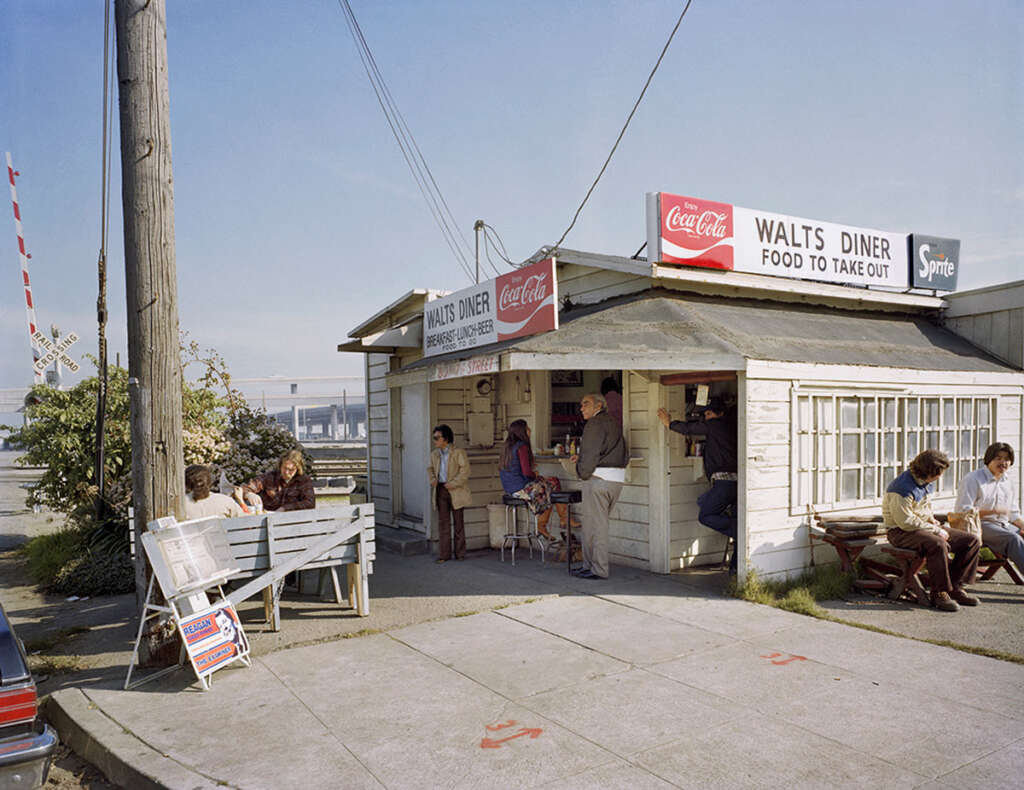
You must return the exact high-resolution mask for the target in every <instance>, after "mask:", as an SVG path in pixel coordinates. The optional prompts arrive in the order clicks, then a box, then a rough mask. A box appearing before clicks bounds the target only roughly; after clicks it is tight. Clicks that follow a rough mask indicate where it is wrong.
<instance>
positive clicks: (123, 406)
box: [0, 338, 310, 595]
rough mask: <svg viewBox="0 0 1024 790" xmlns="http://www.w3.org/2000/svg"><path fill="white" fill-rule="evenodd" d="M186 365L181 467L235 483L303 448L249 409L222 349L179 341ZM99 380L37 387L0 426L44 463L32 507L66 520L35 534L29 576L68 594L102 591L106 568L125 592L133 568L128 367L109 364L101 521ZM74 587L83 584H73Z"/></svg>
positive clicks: (28, 456) (24, 459)
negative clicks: (21, 418) (17, 418)
mask: <svg viewBox="0 0 1024 790" xmlns="http://www.w3.org/2000/svg"><path fill="white" fill-rule="evenodd" d="M94 362H95V360H94ZM181 366H182V381H183V382H185V383H184V384H183V386H182V440H183V445H184V462H185V464H195V463H201V464H209V465H211V466H212V467H213V470H214V480H215V481H216V480H218V479H219V476H220V473H221V471H223V472H224V474H225V475H226V476H227V478H228V480H229V481H230V482H231V483H242V482H245V481H247V480H249V479H250V478H252V477H253V476H254V475H256V474H258V473H260V472H264V471H267V470H268V469H270V468H273V467H274V465H275V464H276V462H277V460H278V459H279V458H280V457H281V456H282V455H283V454H284V453H285V452H286V451H288V450H292V449H296V448H298V449H302V447H301V445H300V444H299V443H298V442H297V441H296V440H295V437H294V436H292V434H291V433H289V432H288V431H287V430H286V429H285V427H284V426H282V425H278V424H277V423H274V422H271V421H269V420H268V418H267V415H266V414H265V412H263V411H262V410H260V409H252V408H250V406H249V405H248V404H247V403H246V402H245V399H244V398H243V397H242V396H241V393H239V392H238V391H237V390H235V389H233V388H232V387H231V376H230V374H228V372H227V369H226V365H225V364H224V360H223V359H221V357H220V356H219V355H218V354H217V353H216V352H214V351H211V350H207V351H205V352H203V351H201V350H200V348H199V346H198V345H197V344H196V343H195V342H188V343H186V342H185V339H184V338H183V340H182V347H181ZM196 366H198V367H199V376H198V379H197V380H196V381H194V382H189V381H188V380H187V378H186V374H187V373H188V371H189V368H194V367H196ZM99 385H100V382H99V379H98V377H96V376H93V377H91V378H87V379H85V380H83V381H81V382H79V383H78V384H76V385H75V386H74V387H71V388H70V389H67V390H56V389H52V388H50V387H47V386H44V385H37V386H35V387H33V388H32V390H31V392H30V393H29V396H28V397H27V398H26V408H25V416H26V418H27V422H26V424H25V425H23V426H9V425H7V426H0V427H3V428H6V429H8V430H9V431H10V432H11V435H10V442H11V443H12V445H14V446H17V447H20V448H22V450H23V452H24V454H23V455H22V456H20V457H19V458H18V463H20V464H23V465H30V466H42V467H45V469H46V471H45V472H44V473H43V475H42V478H41V479H40V480H39V482H38V484H37V485H36V486H34V487H33V488H32V490H31V491H30V492H29V495H28V500H27V504H28V505H29V506H32V505H43V506H45V507H48V508H49V509H51V510H54V511H56V512H60V513H64V514H65V515H66V517H67V519H66V527H65V529H63V530H61V531H60V532H58V533H56V534H55V535H52V536H44V537H43V538H37V539H34V540H33V541H30V542H29V544H28V546H27V547H26V555H27V556H28V558H29V566H30V573H32V575H33V578H35V579H36V580H37V581H38V582H39V583H40V584H42V585H43V586H44V587H47V588H50V589H54V590H56V591H59V592H64V593H68V594H76V595H96V594H99V593H100V592H103V591H104V590H103V589H101V588H103V587H104V585H103V584H101V583H100V582H99V579H100V578H101V577H103V576H104V575H106V576H107V577H108V580H109V584H107V585H106V591H107V592H111V593H118V592H124V591H125V589H124V588H125V585H126V584H129V583H130V580H131V579H132V578H133V576H132V575H130V574H126V573H125V572H124V569H125V568H126V567H128V566H129V565H130V561H129V559H128V508H129V507H130V505H131V502H132V483H131V465H132V455H131V433H130V429H129V401H128V372H127V371H126V370H125V369H124V368H120V367H110V368H109V373H108V383H107V413H106V419H105V421H104V468H103V481H104V486H103V488H104V495H103V507H102V508H101V510H102V512H103V517H102V519H100V518H99V517H98V516H97V510H98V508H97V504H98V503H97V500H98V498H99V490H100V486H99V481H98V480H97V479H96V472H95V464H94V457H95V444H96V400H97V396H98V393H99ZM309 461H310V459H309V458H308V456H307V464H308V463H309ZM73 560H78V562H73ZM76 584H81V585H83V587H82V589H74V586H75V585H76ZM129 589H130V588H129Z"/></svg>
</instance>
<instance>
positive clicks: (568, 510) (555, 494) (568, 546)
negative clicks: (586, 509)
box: [551, 491, 583, 573]
mask: <svg viewBox="0 0 1024 790" xmlns="http://www.w3.org/2000/svg"><path fill="white" fill-rule="evenodd" d="M582 501H583V492H582V491H552V492H551V504H552V505H565V520H566V524H565V565H566V567H567V568H568V569H569V573H572V527H571V526H570V525H571V524H572V506H573V505H578V504H579V503H580V502H582Z"/></svg>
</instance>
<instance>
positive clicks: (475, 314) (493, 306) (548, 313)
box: [423, 258, 558, 357]
mask: <svg viewBox="0 0 1024 790" xmlns="http://www.w3.org/2000/svg"><path fill="white" fill-rule="evenodd" d="M557 295H558V294H557V286H556V282H555V261H554V259H553V258H548V259H546V260H543V261H540V262H539V263H534V264H531V265H530V266H524V267H523V268H522V269H516V270H515V271H513V272H509V273H508V274H503V275H500V276H499V277H497V278H495V279H493V280H487V281H486V282H482V283H479V284H478V285H473V286H471V287H469V288H466V289H464V290H462V291H457V292H456V293H453V294H449V295H448V296H445V297H443V298H441V299H436V300H434V301H432V302H428V303H427V305H426V307H424V310H423V354H424V356H428V357H429V356H435V355H438V354H447V353H449V352H452V351H461V350H463V349H468V348H476V347H478V346H484V345H487V344H489V343H496V342H498V341H499V340H508V339H510V338H515V337H526V336H528V335H535V334H538V333H540V332H548V331H551V330H553V329H557V328H558V299H557Z"/></svg>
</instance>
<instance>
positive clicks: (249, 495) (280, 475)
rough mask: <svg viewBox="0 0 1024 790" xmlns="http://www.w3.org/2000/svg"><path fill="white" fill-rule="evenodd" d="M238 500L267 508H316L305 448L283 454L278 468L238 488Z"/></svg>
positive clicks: (236, 492)
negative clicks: (303, 458)
mask: <svg viewBox="0 0 1024 790" xmlns="http://www.w3.org/2000/svg"><path fill="white" fill-rule="evenodd" d="M235 499H237V500H238V501H239V502H243V503H245V502H248V503H249V504H252V505H262V506H263V509H264V510H310V509H312V508H314V507H316V495H315V494H314V493H313V479H312V478H311V477H310V476H309V475H307V474H306V473H305V464H304V463H303V460H302V451H301V450H289V451H288V452H286V453H285V454H284V455H282V456H281V460H280V461H278V463H277V468H276V469H274V470H272V471H270V472H267V473H266V474H262V475H259V476H257V477H254V478H253V479H252V480H250V481H249V482H248V483H246V484H245V485H241V486H236V487H235Z"/></svg>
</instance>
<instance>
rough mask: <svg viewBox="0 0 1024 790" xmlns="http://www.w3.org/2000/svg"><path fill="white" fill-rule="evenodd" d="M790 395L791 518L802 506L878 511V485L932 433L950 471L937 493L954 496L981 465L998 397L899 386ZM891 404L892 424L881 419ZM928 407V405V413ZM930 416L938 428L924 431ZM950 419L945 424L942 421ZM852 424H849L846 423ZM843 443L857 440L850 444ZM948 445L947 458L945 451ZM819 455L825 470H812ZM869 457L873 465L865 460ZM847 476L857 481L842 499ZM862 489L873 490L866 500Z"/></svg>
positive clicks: (808, 389)
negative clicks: (983, 418)
mask: <svg viewBox="0 0 1024 790" xmlns="http://www.w3.org/2000/svg"><path fill="white" fill-rule="evenodd" d="M790 395H791V400H790V415H791V420H790V486H789V501H790V514H791V515H800V514H803V513H806V512H807V508H808V507H813V508H815V509H817V510H822V511H839V510H854V509H858V508H867V507H877V506H879V505H880V504H881V501H882V495H883V494H884V486H885V485H887V484H888V481H889V480H890V479H891V478H892V476H894V475H895V474H898V473H899V472H900V471H902V470H903V469H905V468H906V466H907V464H908V463H909V461H910V460H911V459H912V458H913V457H914V456H915V455H916V454H917V453H918V452H920V451H921V449H923V448H925V447H928V446H930V445H929V444H927V440H926V437H927V436H928V435H930V434H933V433H934V434H936V440H937V443H938V447H939V449H942V450H944V451H945V452H947V454H949V455H950V462H951V463H950V468H949V471H948V472H947V473H946V474H945V475H943V477H942V478H941V479H940V481H939V484H940V488H938V489H937V491H936V494H937V495H938V496H951V495H955V493H956V486H957V484H958V481H959V480H960V479H962V477H963V476H964V474H966V473H967V472H970V471H973V470H974V469H977V468H978V466H980V465H981V463H982V458H983V456H984V453H985V448H986V447H987V446H988V445H989V444H991V443H992V442H993V441H995V438H994V437H995V435H996V426H997V425H998V416H999V413H998V408H999V396H998V395H986V394H980V395H979V394H969V393H951V392H924V391H920V390H918V391H915V390H911V389H910V388H903V387H901V388H885V387H873V388H870V389H869V388H863V389H861V388H856V387H836V386H822V387H814V386H799V385H797V386H794V387H793V388H792V389H791V391H790ZM851 400H852V401H854V402H855V403H856V414H855V415H854V414H852V413H850V412H849V411H848V410H849V407H850V403H849V401H851ZM983 402H987V404H988V406H987V408H988V421H987V424H981V423H980V422H979V414H981V413H982V407H981V405H980V404H981V403H983ZM890 403H891V404H892V407H891V408H892V411H891V419H887V408H886V407H887V406H888V405H889V404H890ZM802 404H806V405H805V406H802ZM930 404H934V406H932V407H931V409H929V405H930ZM967 404H970V415H971V422H970V423H968V424H961V417H962V416H963V415H964V414H965V412H964V411H963V409H964V408H965V406H966V405H967ZM844 408H845V409H846V411H844ZM872 409H873V412H874V416H873V420H872V419H871V415H870V411H871V410H872ZM947 409H951V410H952V412H950V411H948V410H947ZM915 410H916V420H914V421H913V422H911V421H910V419H909V418H910V417H911V416H913V414H914V411H915ZM935 410H937V411H935ZM933 414H934V417H935V418H937V422H936V424H929V423H928V419H929V417H930V416H932V415H933ZM950 414H952V422H947V419H948V418H949V417H950ZM853 417H855V419H850V418H853ZM805 420H807V422H806V424H805ZM872 422H873V424H871V423H872ZM850 423H854V424H850ZM890 423H891V424H890ZM965 433H966V436H965ZM847 437H857V438H856V439H855V440H853V441H849V440H848V439H847ZM888 437H892V439H891V447H892V457H891V459H890V460H887V459H889V458H890V456H889V455H888V454H887V438H888ZM965 439H966V440H967V441H968V442H969V443H970V450H971V452H970V453H968V454H966V455H962V454H961V449H962V443H963V442H964V441H965ZM869 442H871V445H872V446H871V447H870V449H869V448H868V443H869ZM950 442H952V450H953V452H952V453H950V452H949V450H948V448H949V446H950ZM805 455H806V457H807V460H806V464H805V463H804V456H805ZM821 455H825V456H827V458H828V461H829V463H826V464H819V463H818V458H819V457H820V456H821ZM851 455H855V460H852V461H851V460H847V458H848V457H850V456H851ZM869 456H871V457H873V460H868V458H869ZM903 456H907V457H903ZM869 468H870V469H872V471H873V474H872V475H871V476H870V477H869V478H866V476H865V470H867V469H869ZM844 472H845V473H846V475H847V476H846V477H845V479H844ZM851 473H853V474H855V475H856V489H857V490H856V496H855V497H854V498H852V499H844V498H843V494H844V493H845V492H844V487H845V486H846V485H847V484H848V483H849V481H850V477H849V475H850V474H851ZM844 480H845V481H844ZM865 485H871V486H873V490H874V493H873V495H870V496H869V495H867V493H868V492H867V490H866V489H865ZM805 489H806V491H805Z"/></svg>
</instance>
